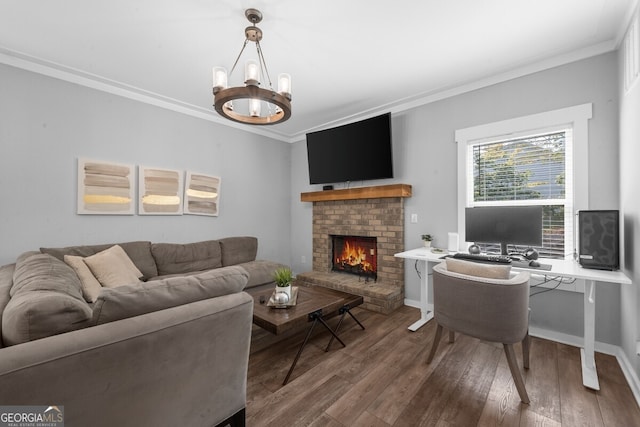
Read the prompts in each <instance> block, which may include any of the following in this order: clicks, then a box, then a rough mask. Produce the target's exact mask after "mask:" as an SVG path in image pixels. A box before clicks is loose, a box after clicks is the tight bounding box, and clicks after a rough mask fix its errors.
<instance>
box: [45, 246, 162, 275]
mask: <svg viewBox="0 0 640 427" xmlns="http://www.w3.org/2000/svg"><path fill="white" fill-rule="evenodd" d="M114 245H115V243H109V244H105V245H87V246H68V247H65V248H40V252H42V253H46V254H50V255H53V256H54V257H56V258H58V259H59V260H60V261H64V256H65V255H76V256H81V257H88V256H91V255H94V254H97V253H98V252H102V251H104V250H105V249H109V248H110V247H111V246H114ZM117 245H118V246H120V247H121V248H122V249H124V251H125V252H126V253H127V255H129V258H131V261H133V263H134V264H135V265H136V267H138V269H139V270H140V271H141V272H142V274H143V275H144V277H145V278H149V277H155V276H157V275H158V269H157V268H156V262H155V260H154V259H153V256H152V255H151V242H146V241H138V242H125V243H117Z"/></svg>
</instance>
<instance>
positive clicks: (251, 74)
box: [244, 60, 260, 86]
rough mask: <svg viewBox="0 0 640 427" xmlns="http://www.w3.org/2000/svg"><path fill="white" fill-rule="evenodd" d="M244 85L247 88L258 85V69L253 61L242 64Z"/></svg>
mask: <svg viewBox="0 0 640 427" xmlns="http://www.w3.org/2000/svg"><path fill="white" fill-rule="evenodd" d="M244 83H245V84H246V85H247V86H258V85H260V67H258V63H257V62H256V61H254V60H249V61H247V62H246V63H245V64H244Z"/></svg>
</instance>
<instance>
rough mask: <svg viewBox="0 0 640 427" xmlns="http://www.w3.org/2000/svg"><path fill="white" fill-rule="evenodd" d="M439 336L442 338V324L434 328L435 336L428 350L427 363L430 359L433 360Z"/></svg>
mask: <svg viewBox="0 0 640 427" xmlns="http://www.w3.org/2000/svg"><path fill="white" fill-rule="evenodd" d="M440 338H442V325H438V326H437V328H436V336H435V337H434V338H433V344H431V351H430V352H429V357H428V358H427V363H431V361H432V360H433V356H435V355H436V350H437V349H438V343H439V342H440Z"/></svg>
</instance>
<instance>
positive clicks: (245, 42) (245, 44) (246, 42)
mask: <svg viewBox="0 0 640 427" xmlns="http://www.w3.org/2000/svg"><path fill="white" fill-rule="evenodd" d="M248 43H249V39H244V44H243V45H242V49H240V53H239V54H238V57H237V58H236V62H234V63H233V67H231V71H229V77H231V74H233V70H235V69H236V65H238V61H239V60H240V57H241V56H242V52H244V48H245V47H247V44H248Z"/></svg>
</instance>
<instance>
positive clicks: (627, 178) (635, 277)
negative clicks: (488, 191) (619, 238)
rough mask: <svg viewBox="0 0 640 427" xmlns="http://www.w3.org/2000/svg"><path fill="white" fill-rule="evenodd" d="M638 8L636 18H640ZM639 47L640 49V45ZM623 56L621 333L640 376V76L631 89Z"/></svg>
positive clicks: (621, 58)
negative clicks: (626, 278) (639, 348)
mask: <svg viewBox="0 0 640 427" xmlns="http://www.w3.org/2000/svg"><path fill="white" fill-rule="evenodd" d="M638 13H639V12H638V11H636V18H635V19H638V16H637V15H638ZM636 49H640V47H639V46H636ZM623 60H624V58H623V55H622V54H620V62H619V65H620V66H619V69H620V79H619V81H620V172H619V173H620V203H621V217H622V228H621V231H622V233H623V235H624V245H623V247H622V263H623V265H624V271H625V273H626V274H627V276H629V277H630V278H631V280H632V281H633V283H634V284H633V285H626V286H622V290H621V292H620V294H621V295H620V298H621V303H620V305H621V310H620V317H621V334H622V343H621V344H622V349H623V350H624V352H625V354H626V356H627V359H628V360H629V362H630V363H631V365H632V368H633V369H635V373H636V375H638V376H640V362H639V361H638V359H639V358H638V356H637V355H636V351H637V350H636V342H637V341H638V340H640V316H639V315H638V308H639V307H640V296H639V293H638V283H640V250H638V248H636V243H640V222H639V219H640V191H639V190H638V183H640V169H639V168H638V159H640V120H638V118H639V117H640V78H639V79H637V80H636V83H635V86H632V87H631V88H630V90H629V91H628V92H627V91H625V88H624V79H623V75H622V70H623V69H624V68H623V65H624V63H623Z"/></svg>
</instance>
